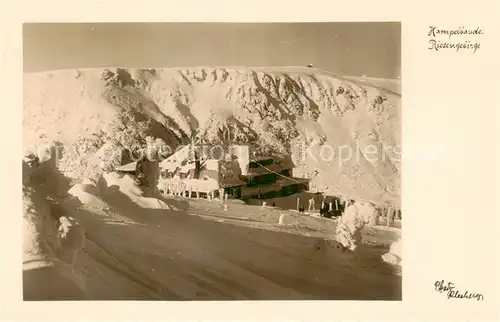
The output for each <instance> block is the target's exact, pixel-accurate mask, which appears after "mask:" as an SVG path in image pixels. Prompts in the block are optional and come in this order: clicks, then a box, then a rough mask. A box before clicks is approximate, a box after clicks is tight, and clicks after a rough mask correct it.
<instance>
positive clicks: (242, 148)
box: [233, 145, 250, 175]
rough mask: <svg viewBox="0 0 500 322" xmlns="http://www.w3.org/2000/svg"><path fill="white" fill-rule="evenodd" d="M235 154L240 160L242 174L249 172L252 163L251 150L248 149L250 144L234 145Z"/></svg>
mask: <svg viewBox="0 0 500 322" xmlns="http://www.w3.org/2000/svg"><path fill="white" fill-rule="evenodd" d="M233 154H234V155H235V156H236V158H237V160H238V164H239V166H240V169H241V174H242V175H246V174H247V173H248V164H249V163H250V152H249V149H248V145H233Z"/></svg>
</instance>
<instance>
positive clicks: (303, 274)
mask: <svg viewBox="0 0 500 322" xmlns="http://www.w3.org/2000/svg"><path fill="white" fill-rule="evenodd" d="M110 183H111V184H110ZM71 194H72V195H73V196H71ZM32 199H33V198H32V197H30V195H28V194H26V193H25V204H26V201H29V200H32ZM53 203H54V204H55V205H57V207H56V209H57V211H58V212H59V215H62V216H63V217H64V216H67V217H73V218H75V219H76V221H77V222H79V226H81V227H84V230H85V235H86V238H85V241H84V246H83V249H82V250H80V251H79V252H78V255H77V256H76V258H75V261H74V263H71V259H70V260H69V261H67V262H70V264H67V263H62V261H61V260H57V259H54V258H53V255H51V254H49V253H48V252H46V251H45V250H44V249H43V247H39V246H40V245H41V244H42V243H40V242H38V241H33V240H35V239H33V240H30V239H29V238H27V237H29V236H31V235H30V232H29V231H28V232H27V231H26V230H25V270H24V272H23V276H24V291H25V300H48V299H90V300H307V299H316V300H318V299H324V300H327V299H328V300H362V299H364V300H401V274H400V267H399V266H397V265H391V264H388V263H385V262H384V261H383V260H382V256H383V255H384V254H386V253H387V252H388V250H389V245H391V244H392V243H393V242H394V241H396V240H397V239H398V238H399V232H395V231H387V230H377V229H373V228H369V229H365V230H364V232H363V234H364V236H363V238H364V240H365V243H364V244H362V245H360V246H359V247H358V248H357V249H356V251H355V252H354V253H352V252H348V251H341V250H339V249H338V248H337V247H336V245H335V242H326V241H325V238H328V236H330V235H331V234H332V232H333V231H334V230H335V222H334V221H333V220H325V219H320V218H311V217H307V218H306V217H304V216H302V217H301V216H299V215H297V214H292V213H287V215H286V216H285V218H284V219H282V224H279V221H280V220H279V218H280V216H281V214H282V213H283V211H279V210H273V209H264V208H262V207H259V206H247V205H243V204H238V203H231V204H230V205H229V209H228V211H224V210H223V208H222V207H221V206H220V204H218V203H216V202H208V201H205V200H190V201H188V200H187V199H180V198H178V199H174V198H171V199H166V198H163V199H162V200H159V199H156V198H146V197H143V196H140V194H137V191H135V190H134V187H133V185H127V182H126V181H125V182H124V181H122V182H112V178H109V177H108V180H104V184H101V185H98V186H97V187H96V186H94V185H91V184H80V185H77V186H75V187H73V188H72V189H71V190H70V194H69V195H67V196H59V197H56V198H54V199H53ZM30 209H35V210H40V209H42V208H40V207H38V206H36V205H35V207H32V208H30ZM51 209H52V211H53V210H54V207H52V208H51ZM33 213H34V214H35V215H38V216H42V215H43V213H42V212H41V211H38V212H36V211H35V212H33ZM33 218H34V217H33ZM39 219H40V218H39ZM25 220H26V215H25ZM29 220H32V219H28V221H29ZM35 220H37V219H35ZM66 226H67V225H66ZM29 227H32V226H29ZM61 227H65V226H64V225H61ZM25 229H26V228H25ZM28 230H29V229H28ZM43 233H45V232H42V233H41V235H43ZM44 238H45V239H46V240H49V239H50V237H48V236H41V239H44ZM71 238H72V236H71V232H70V233H69V235H67V236H66V237H65V238H63V239H62V241H63V242H62V245H63V246H67V245H68V244H71V245H70V248H71V247H76V248H75V249H78V247H80V246H81V245H79V244H78V243H76V244H75V241H74V240H75V238H74V236H73V241H72V240H71ZM77 239H78V238H77ZM77 239H76V240H77ZM368 243H369V244H368ZM77 244H78V245H77ZM75 245H76V246H75ZM30 246H31V248H30ZM37 247H38V248H37ZM26 254H28V257H29V256H31V257H33V256H34V255H33V254H36V256H40V254H41V255H42V257H43V256H45V257H46V259H48V261H52V262H54V263H56V264H55V266H54V267H56V268H55V269H54V268H53V267H52V266H51V265H46V266H45V267H39V268H33V267H28V266H27V265H26V262H27V260H28V259H29V258H27V256H26ZM59 254H60V252H59ZM36 256H35V257H36ZM59 258H60V257H59ZM48 280H50V283H51V284H50V285H42V284H41V283H43V282H46V281H48ZM79 283H82V284H83V285H84V286H82V287H81V289H85V292H84V293H85V294H84V295H83V294H80V293H75V292H73V291H72V288H77V287H76V285H78V284H79ZM48 289H50V291H49V290H48ZM34 290H35V291H34Z"/></svg>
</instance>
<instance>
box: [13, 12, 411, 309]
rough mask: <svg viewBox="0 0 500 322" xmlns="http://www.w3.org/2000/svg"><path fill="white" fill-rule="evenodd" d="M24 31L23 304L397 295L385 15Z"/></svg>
mask: <svg viewBox="0 0 500 322" xmlns="http://www.w3.org/2000/svg"><path fill="white" fill-rule="evenodd" d="M22 36H23V40H22V45H23V77H22V81H23V94H22V95H23V112H22V113H23V114H22V118H23V120H22V121H23V123H22V145H23V160H22V198H23V199H22V201H23V264H22V272H23V274H22V276H23V277H22V282H23V285H22V289H23V292H22V293H23V300H24V301H249V300H252V301H260V300H301V301H307V300H329V301H347V300H349V301H402V298H403V294H402V293H403V291H402V265H403V260H402V246H401V243H402V221H403V218H402V217H403V211H402V203H401V200H402V189H401V176H402V168H403V165H402V158H401V151H402V147H401V144H402V101H401V100H402V94H401V84H402V79H401V23H400V22H397V21H396V22H393V21H382V22H296V23H285V22H283V23H215V22H211V23H173V22H169V23H118V22H117V23H111V22H109V23H24V24H23V34H22ZM17 162H18V161H17Z"/></svg>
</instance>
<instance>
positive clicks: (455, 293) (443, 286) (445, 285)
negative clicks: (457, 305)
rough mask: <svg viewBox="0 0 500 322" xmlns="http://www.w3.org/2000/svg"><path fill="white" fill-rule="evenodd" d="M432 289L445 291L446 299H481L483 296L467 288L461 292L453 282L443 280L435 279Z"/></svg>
mask: <svg viewBox="0 0 500 322" xmlns="http://www.w3.org/2000/svg"><path fill="white" fill-rule="evenodd" d="M434 290H435V291H436V292H439V293H445V294H446V296H447V298H448V299H469V300H470V299H475V300H477V301H483V300H484V296H483V294H481V293H472V292H469V291H467V290H465V292H461V291H460V290H458V289H457V288H456V287H455V283H453V282H445V281H444V280H441V281H436V282H435V283H434Z"/></svg>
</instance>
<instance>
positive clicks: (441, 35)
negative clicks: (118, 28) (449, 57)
mask: <svg viewBox="0 0 500 322" xmlns="http://www.w3.org/2000/svg"><path fill="white" fill-rule="evenodd" d="M482 35H484V31H483V29H481V28H479V27H476V28H473V29H467V28H465V27H464V26H460V27H458V28H454V29H453V28H452V29H442V28H438V27H437V26H429V31H428V32H427V36H428V37H429V47H428V49H429V50H433V51H440V50H442V49H451V50H455V51H456V52H458V51H468V50H469V51H472V53H475V52H476V51H478V50H479V49H480V48H481V43H480V41H479V37H481V36H482Z"/></svg>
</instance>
